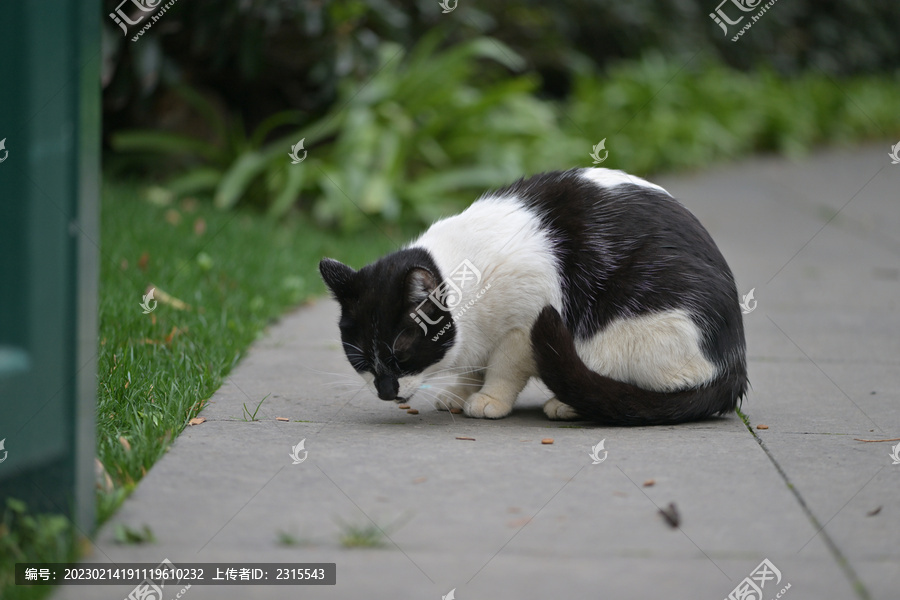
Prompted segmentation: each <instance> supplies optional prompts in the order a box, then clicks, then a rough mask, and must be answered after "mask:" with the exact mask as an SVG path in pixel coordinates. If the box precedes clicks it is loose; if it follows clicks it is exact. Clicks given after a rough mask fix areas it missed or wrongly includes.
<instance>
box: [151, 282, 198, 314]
mask: <svg viewBox="0 0 900 600" xmlns="http://www.w3.org/2000/svg"><path fill="white" fill-rule="evenodd" d="M151 289H154V290H156V291H155V292H154V294H155V296H154V297H155V299H156V300H158V301H159V303H160V304H168V305H169V306H171V307H172V308H174V309H175V310H191V306H190V305H189V304H188V303H187V302H185V301H184V300H179V299H178V298H176V297H175V296H170V295H169V294H167V293H166V292H164V291H162V290H161V289H159V288H158V287H156V286H155V285H153V284H150V285H148V286H147V292H149V291H150V290H151Z"/></svg>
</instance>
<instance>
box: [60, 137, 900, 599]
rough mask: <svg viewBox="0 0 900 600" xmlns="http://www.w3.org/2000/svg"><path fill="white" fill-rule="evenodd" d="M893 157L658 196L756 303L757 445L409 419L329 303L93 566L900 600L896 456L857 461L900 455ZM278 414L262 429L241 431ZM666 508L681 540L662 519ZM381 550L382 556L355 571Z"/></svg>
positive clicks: (393, 590)
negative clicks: (238, 566) (347, 351)
mask: <svg viewBox="0 0 900 600" xmlns="http://www.w3.org/2000/svg"><path fill="white" fill-rule="evenodd" d="M889 146H890V144H888V143H884V144H879V145H873V146H869V147H864V148H853V149H839V150H831V151H828V152H822V153H819V154H816V155H814V156H811V157H808V158H806V159H803V160H802V161H797V162H789V161H786V160H783V159H780V158H759V159H755V160H750V161H743V162H741V163H740V164H733V165H728V166H724V167H721V168H718V169H715V170H712V171H708V172H697V173H690V174H687V175H681V176H667V177H663V178H660V179H659V180H658V183H660V184H661V185H663V186H664V187H666V188H667V189H668V190H669V191H670V192H672V193H673V195H675V196H676V197H678V198H679V199H682V201H683V202H684V203H685V204H686V205H687V206H688V208H690V209H691V210H692V211H693V212H695V214H697V216H698V217H699V218H700V220H701V222H703V223H704V224H705V225H706V226H707V228H708V229H709V230H710V232H711V233H712V235H713V237H714V239H716V241H717V243H718V244H719V246H720V247H721V248H722V251H723V253H724V254H725V256H726V258H727V259H728V261H729V263H730V264H731V266H732V269H733V270H734V272H735V276H736V278H737V280H738V287H739V290H740V291H741V293H742V294H746V293H747V292H749V290H750V289H751V288H752V289H755V299H756V301H757V303H758V304H757V305H756V308H755V309H754V310H753V311H752V312H750V313H749V314H746V315H745V326H746V328H747V339H748V359H749V369H750V378H751V384H752V390H751V391H750V393H749V395H748V397H747V398H746V399H745V400H744V403H743V406H742V412H743V413H744V415H745V416H746V420H747V422H746V424H745V422H744V421H743V420H741V418H739V417H738V416H736V415H735V416H729V417H725V418H719V419H712V420H709V421H705V422H701V423H691V424H686V425H680V426H676V427H653V428H611V427H600V426H596V425H594V424H591V423H587V422H573V423H558V422H551V421H548V420H547V419H546V418H545V417H544V415H543V413H542V412H541V410H540V407H541V404H542V402H543V401H544V400H546V399H547V398H548V397H549V393H548V392H547V390H546V389H545V388H543V386H541V385H540V384H537V383H532V384H530V385H529V387H528V388H527V389H526V391H525V392H524V393H523V395H522V397H521V399H520V401H519V402H518V403H517V405H516V409H515V410H514V412H513V414H512V415H511V416H510V417H508V418H506V419H503V420H500V421H484V420H476V419H468V418H466V417H465V416H463V415H452V414H449V413H447V412H440V411H437V410H435V409H434V408H433V406H431V403H430V402H429V401H428V400H427V399H426V398H414V399H413V401H412V402H411V404H412V406H413V407H414V408H416V409H418V410H419V413H418V414H415V415H413V414H408V413H407V412H406V411H405V410H400V409H398V408H396V405H394V404H393V403H391V402H383V401H380V400H378V399H377V398H374V397H373V396H371V395H370V394H369V392H367V391H366V390H365V389H363V388H362V382H361V381H360V380H359V379H358V377H357V376H356V375H355V373H354V372H353V370H352V369H351V368H350V366H349V365H348V364H347V361H346V359H345V358H344V357H343V354H342V352H341V349H340V345H339V343H338V330H337V326H336V321H337V307H336V305H335V303H334V302H332V301H330V300H327V299H322V300H319V301H316V302H313V303H311V304H309V305H307V306H304V307H301V308H300V309H298V310H297V311H295V312H292V313H290V314H287V315H285V316H284V317H283V318H282V319H281V320H280V321H279V322H278V323H277V324H275V325H273V326H272V327H271V328H270V329H269V330H268V331H267V333H266V335H265V336H263V337H262V338H260V339H259V340H258V341H257V343H255V344H254V345H253V347H252V348H251V350H250V351H249V353H248V354H247V355H246V357H245V358H244V359H243V360H242V361H241V363H240V364H239V365H238V366H237V367H236V368H235V369H234V371H233V372H232V373H231V375H230V376H229V377H228V378H227V380H226V382H225V383H224V385H223V386H222V387H221V388H220V389H219V390H218V391H217V392H216V393H215V395H214V396H213V397H212V398H211V399H210V400H209V402H208V404H207V406H206V408H205V409H204V410H203V413H202V414H203V416H204V417H206V419H207V421H206V422H205V423H203V424H201V425H198V426H194V427H189V428H187V429H185V430H184V432H183V433H182V434H181V435H180V436H179V437H178V439H177V440H176V441H175V443H174V444H173V445H172V447H171V448H170V449H169V451H168V452H167V454H166V455H165V456H164V457H163V458H162V459H161V460H160V461H158V463H157V464H156V465H155V466H154V467H153V468H152V469H151V470H150V472H149V473H148V474H147V476H146V477H145V478H144V479H143V481H142V482H141V483H140V485H139V486H138V487H137V489H136V490H135V492H134V493H133V494H132V496H131V497H130V498H129V499H128V500H127V501H126V502H125V503H124V504H123V506H122V507H121V509H120V510H119V511H118V512H117V513H116V515H114V516H113V517H112V519H110V521H109V522H108V523H106V524H105V525H104V526H103V527H102V528H101V529H100V531H99V532H98V534H97V536H96V539H95V541H94V546H93V550H92V553H91V554H90V555H89V556H87V557H86V558H85V562H102V563H122V562H150V563H159V562H160V561H162V560H163V559H164V558H168V559H169V560H171V561H172V562H174V563H175V564H178V563H187V562H244V563H261V562H333V563H336V565H337V583H336V585H334V586H303V587H296V586H290V587H285V586H252V587H246V586H235V585H231V586H202V585H194V586H192V587H190V589H187V590H184V589H183V588H182V587H177V586H173V585H172V584H170V585H169V586H167V587H166V589H165V596H164V598H166V599H168V598H174V597H175V596H176V595H178V594H181V595H180V596H179V597H184V598H187V599H188V600H191V599H195V598H196V599H198V600H199V599H201V598H216V599H219V598H222V599H226V600H227V599H231V598H251V597H252V598H273V599H280V598H295V597H302V598H362V597H365V598H370V599H373V600H380V599H382V598H384V599H387V598H408V597H415V598H434V599H435V600H438V599H440V598H442V597H443V596H445V595H447V594H448V592H450V590H452V589H455V598H458V599H459V600H466V599H469V598H472V599H474V598H481V599H491V600H506V599H510V600H519V599H521V598H541V597H553V598H600V597H604V598H605V597H612V598H650V597H656V596H662V597H666V598H674V599H681V598H684V599H688V598H690V599H692V600H695V599H697V598H708V599H709V600H719V599H722V598H727V597H728V595H729V593H731V591H732V590H733V589H734V588H735V586H737V585H738V584H739V583H740V582H741V581H742V580H743V579H744V578H745V577H748V576H749V575H750V574H751V572H753V571H754V569H756V568H757V566H758V565H760V564H761V563H762V561H763V560H764V559H768V560H769V561H770V562H771V564H772V565H774V566H775V567H776V568H777V569H778V571H779V572H780V578H779V579H776V580H771V581H767V582H766V585H765V586H764V588H763V598H766V599H768V598H775V597H776V596H777V595H779V594H780V596H779V597H784V598H787V599H788V600H800V599H802V598H817V599H818V598H829V599H831V598H847V599H853V598H878V599H884V600H895V599H896V598H898V597H900V595H898V591H897V590H900V503H898V502H897V498H898V497H900V465H895V464H893V462H894V461H893V460H892V459H891V457H890V454H891V452H892V448H893V446H894V444H895V443H896V442H893V443H891V442H865V441H859V440H866V439H888V438H897V437H900V386H898V384H900V319H898V316H897V314H898V312H897V308H898V294H900V166H892V165H890V161H889V160H888V159H887V156H886V154H887V149H889ZM354 266H357V267H358V266H360V265H354ZM314 267H315V266H314V265H310V267H309V268H310V272H312V271H313V269H314ZM263 398H265V400H264V401H263V402H262V404H261V405H259V410H258V413H257V419H258V421H255V422H254V421H248V420H244V416H245V413H244V408H245V406H246V407H247V408H248V409H249V410H250V411H251V412H252V411H253V410H255V408H256V406H257V404H258V403H259V402H260V400H262V399H263ZM277 417H281V418H286V419H288V421H277V420H276V418H277ZM759 425H763V426H766V427H767V428H764V429H759V428H757V426H759ZM460 438H473V439H460ZM543 438H553V443H552V444H549V445H547V444H542V443H541V440H542V439H543ZM301 440H302V441H303V443H304V450H303V452H305V453H306V454H304V456H305V458H304V460H303V461H302V462H300V463H299V464H294V460H293V459H292V458H291V453H292V448H293V447H294V446H296V445H297V444H298V443H299V442H301ZM601 440H604V447H605V449H606V452H607V454H606V455H605V456H606V458H605V459H604V460H603V461H602V462H600V463H598V464H594V462H595V461H593V460H592V458H591V457H590V452H591V448H592V447H593V446H595V445H596V444H597V443H598V442H600V441H601ZM650 480H652V482H653V483H652V485H647V482H648V481H650ZM670 503H674V504H675V505H676V507H677V510H678V513H679V515H680V521H679V523H678V525H677V527H672V526H670V525H669V524H668V523H667V522H666V521H665V520H664V519H663V518H662V516H661V515H660V509H661V508H665V507H667V506H669V504H670ZM117 524H126V525H128V526H130V527H134V528H140V527H141V526H143V525H147V526H149V527H150V528H151V529H152V531H153V532H154V534H155V537H156V542H154V543H152V544H144V545H120V544H117V543H116V542H115V541H114V534H113V532H114V527H115V526H116V525H117ZM373 524H375V525H377V526H378V527H379V528H380V529H381V532H382V533H380V534H378V535H375V536H374V539H375V540H376V541H379V542H381V545H380V546H379V547H347V544H346V543H344V542H345V541H346V537H347V535H348V534H349V533H351V532H352V531H353V530H359V529H365V528H366V527H367V526H368V527H371V526H373ZM786 586H789V587H786ZM131 588H132V586H102V587H99V586H69V587H64V588H60V589H59V590H58V591H57V592H56V594H55V596H54V598H56V599H58V600H81V599H88V598H90V599H91V600H94V599H98V598H101V599H105V598H125V597H127V596H128V594H129V592H130V591H131ZM782 590H786V591H784V592H782ZM757 600H760V599H757Z"/></svg>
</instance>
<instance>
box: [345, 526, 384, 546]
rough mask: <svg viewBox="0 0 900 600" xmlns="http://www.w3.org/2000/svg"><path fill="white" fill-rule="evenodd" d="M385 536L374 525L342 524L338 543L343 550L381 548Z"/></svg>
mask: <svg viewBox="0 0 900 600" xmlns="http://www.w3.org/2000/svg"><path fill="white" fill-rule="evenodd" d="M384 537H385V534H384V532H383V531H382V530H381V528H379V527H378V526H377V525H375V524H374V523H367V524H365V525H351V524H348V523H343V524H342V525H341V533H340V536H339V541H340V542H341V546H343V547H344V548H381V547H383V546H384V544H385V542H384Z"/></svg>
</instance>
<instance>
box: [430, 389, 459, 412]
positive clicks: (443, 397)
mask: <svg viewBox="0 0 900 600" xmlns="http://www.w3.org/2000/svg"><path fill="white" fill-rule="evenodd" d="M465 406H466V401H465V400H463V399H462V398H461V397H459V396H458V395H456V394H452V395H451V394H448V393H439V394H438V396H437V398H436V399H435V401H434V407H435V408H436V409H438V410H452V409H454V408H457V409H463V408H465Z"/></svg>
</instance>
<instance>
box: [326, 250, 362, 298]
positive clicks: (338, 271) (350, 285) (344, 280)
mask: <svg viewBox="0 0 900 600" xmlns="http://www.w3.org/2000/svg"><path fill="white" fill-rule="evenodd" d="M319 273H321V274H322V280H323V281H325V285H327V286H328V289H329V290H331V293H332V294H333V295H334V297H335V299H337V300H343V299H345V298H352V297H355V296H356V295H357V289H356V271H354V270H353V269H352V268H350V267H348V266H347V265H345V264H344V263H342V262H338V261H336V260H334V259H333V258H323V259H322V261H321V262H320V263H319Z"/></svg>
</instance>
